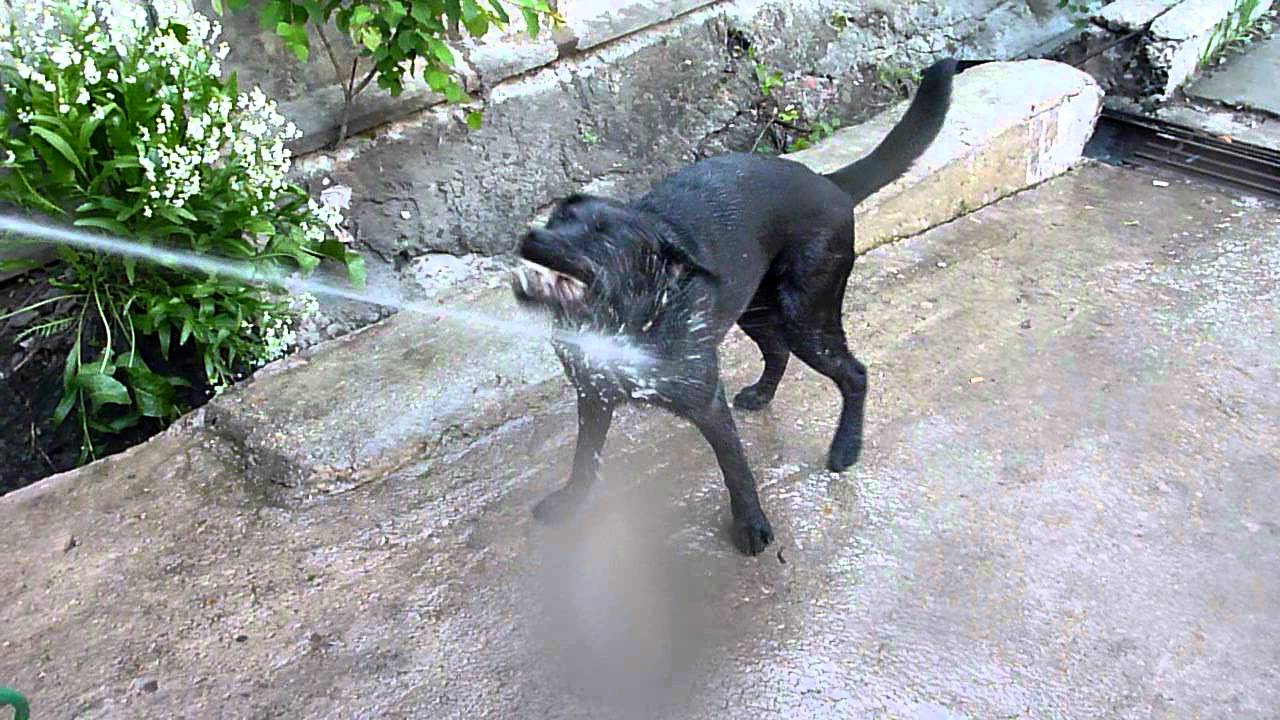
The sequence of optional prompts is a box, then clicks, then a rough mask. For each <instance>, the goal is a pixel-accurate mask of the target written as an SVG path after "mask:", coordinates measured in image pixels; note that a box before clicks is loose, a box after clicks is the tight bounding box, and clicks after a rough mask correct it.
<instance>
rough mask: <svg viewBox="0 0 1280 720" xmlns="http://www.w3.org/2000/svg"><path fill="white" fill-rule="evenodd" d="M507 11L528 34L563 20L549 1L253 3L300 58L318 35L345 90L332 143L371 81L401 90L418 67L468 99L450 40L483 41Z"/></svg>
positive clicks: (217, 2)
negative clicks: (340, 49)
mask: <svg viewBox="0 0 1280 720" xmlns="http://www.w3.org/2000/svg"><path fill="white" fill-rule="evenodd" d="M224 1H225V3H226V7H227V8H228V9H230V10H231V11H232V12H235V11H239V10H242V9H244V8H246V7H248V6H249V4H250V2H249V0H213V7H214V10H215V11H217V12H218V13H219V14H221V13H222V12H223V2H224ZM510 8H514V9H516V10H518V11H519V12H520V14H521V15H522V16H523V17H524V22H525V26H526V27H527V29H528V31H529V33H530V34H531V35H535V36H536V35H537V34H538V31H539V29H540V27H541V25H542V23H543V22H544V21H550V22H551V23H553V24H558V23H559V22H560V21H561V19H560V16H559V15H557V14H556V12H555V10H553V9H552V7H551V5H550V3H548V2H547V0H265V1H264V2H260V3H256V4H255V7H254V9H255V11H256V12H257V13H258V20H259V22H260V23H261V25H262V27H263V28H264V29H266V30H269V31H272V32H274V33H275V34H276V35H278V36H279V37H280V39H281V40H283V41H284V43H285V45H286V46H287V47H288V48H289V49H290V50H292V51H293V53H294V54H295V55H296V56H297V57H298V59H299V60H301V61H302V62H306V61H307V58H308V57H309V56H310V53H311V44H310V40H309V37H308V28H312V29H314V31H315V33H316V36H317V37H318V38H320V43H321V45H322V46H323V47H324V50H325V54H326V55H327V56H328V58H329V62H330V64H331V65H332V66H333V71H334V79H335V81H336V83H337V84H338V85H339V86H340V87H341V88H342V93H343V101H344V102H343V109H342V119H341V125H340V127H339V130H338V139H337V142H341V141H342V140H343V139H344V138H345V137H346V135H347V123H348V121H349V118H350V112H351V106H352V103H353V102H354V100H355V97H356V96H357V95H359V94H360V93H361V92H362V91H364V89H365V88H366V87H368V86H369V84H370V82H373V81H375V80H376V82H377V84H378V87H380V88H382V89H384V90H386V91H387V92H389V93H391V94H392V95H393V96H395V95H399V94H400V93H401V92H402V91H403V90H404V81H405V74H406V72H407V73H408V74H409V75H410V76H411V77H412V76H413V75H414V74H415V72H416V71H417V69H418V68H419V67H421V72H422V75H423V77H424V78H425V80H426V82H427V85H428V86H429V87H430V88H431V89H432V90H434V91H435V92H438V93H441V94H442V95H444V96H445V99H446V100H448V101H449V102H455V103H456V102H462V101H464V100H466V99H467V94H466V91H465V89H464V88H463V86H462V83H461V81H460V80H459V78H458V75H457V72H456V68H457V59H456V58H455V57H454V54H453V50H451V49H450V47H449V43H448V41H449V40H450V39H451V38H456V37H458V35H460V32H459V28H462V29H465V30H466V32H467V34H469V35H471V36H472V37H475V38H481V37H483V36H484V35H486V34H487V33H488V32H489V30H490V29H491V28H504V27H506V26H507V25H508V24H509V23H510V22H511V12H510V10H509V9H510ZM331 22H332V23H333V24H334V25H335V26H336V27H337V29H338V30H339V31H340V32H341V33H343V35H345V36H346V37H347V39H349V40H350V42H351V44H352V47H353V48H354V50H355V52H356V57H355V58H353V59H352V61H351V63H350V67H347V66H346V64H345V63H343V62H342V61H340V60H339V59H338V53H337V51H336V49H335V48H334V45H333V43H332V42H331V41H330V40H329V36H328V33H327V32H326V28H327V27H328V26H329V24H330V23H331ZM360 58H363V59H365V60H366V62H367V64H368V65H369V67H368V68H367V69H366V70H365V71H364V72H363V74H362V73H361V71H360V68H359V67H358V65H359V62H358V61H359V59H360ZM480 122H481V117H480V114H479V113H478V112H476V111H473V112H471V113H469V114H468V115H467V123H468V124H469V125H470V126H471V127H473V128H476V127H479V125H480Z"/></svg>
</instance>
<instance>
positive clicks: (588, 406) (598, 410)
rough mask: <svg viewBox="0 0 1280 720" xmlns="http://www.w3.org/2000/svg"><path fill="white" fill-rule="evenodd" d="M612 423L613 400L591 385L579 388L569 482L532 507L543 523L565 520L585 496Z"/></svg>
mask: <svg viewBox="0 0 1280 720" xmlns="http://www.w3.org/2000/svg"><path fill="white" fill-rule="evenodd" d="M612 422H613V402H612V401H610V400H607V399H605V398H603V397H601V396H600V394H599V393H597V392H594V391H593V390H592V389H590V388H580V389H578V445H577V448H576V449H575V450H574V452H573V471H572V473H571V474H570V475H569V482H567V483H565V484H564V486H563V487H561V488H560V489H559V490H556V491H555V492H553V493H551V494H550V495H548V496H546V497H545V498H543V499H542V500H541V501H540V502H539V503H538V504H537V505H535V506H534V507H533V516H534V517H536V518H537V519H539V520H541V521H543V522H551V523H558V522H563V521H564V520H567V519H568V518H569V517H570V516H572V515H573V512H574V511H575V510H577V508H578V506H579V505H581V504H582V501H583V500H584V499H585V498H586V496H587V491H588V490H590V489H591V485H592V483H594V482H595V480H596V475H597V473H598V472H599V470H600V451H601V450H603V449H604V439H605V436H606V435H608V434H609V425H610V424H611V423H612Z"/></svg>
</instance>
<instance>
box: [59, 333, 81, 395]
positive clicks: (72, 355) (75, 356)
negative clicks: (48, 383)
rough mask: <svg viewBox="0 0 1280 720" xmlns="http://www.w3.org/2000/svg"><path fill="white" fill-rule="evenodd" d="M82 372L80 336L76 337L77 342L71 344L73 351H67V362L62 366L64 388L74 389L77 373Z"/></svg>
mask: <svg viewBox="0 0 1280 720" xmlns="http://www.w3.org/2000/svg"><path fill="white" fill-rule="evenodd" d="M78 372H80V338H79V337H77V338H76V342H75V344H74V345H72V346H71V352H69V353H67V361H66V364H65V365H64V366H63V368H62V389H63V390H72V389H73V384H74V382H75V379H76V373H78Z"/></svg>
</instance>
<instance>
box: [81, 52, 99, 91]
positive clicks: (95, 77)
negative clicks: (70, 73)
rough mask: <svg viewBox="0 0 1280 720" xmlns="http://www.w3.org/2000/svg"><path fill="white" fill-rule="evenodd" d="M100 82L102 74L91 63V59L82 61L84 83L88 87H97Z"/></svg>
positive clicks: (95, 65)
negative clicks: (87, 84) (88, 85)
mask: <svg viewBox="0 0 1280 720" xmlns="http://www.w3.org/2000/svg"><path fill="white" fill-rule="evenodd" d="M100 80H102V73H101V72H100V71H99V70H98V66H97V64H95V63H94V62H93V58H86V59H85V61H84V81H85V82H87V83H89V84H90V85H97V84H98V82H99V81H100Z"/></svg>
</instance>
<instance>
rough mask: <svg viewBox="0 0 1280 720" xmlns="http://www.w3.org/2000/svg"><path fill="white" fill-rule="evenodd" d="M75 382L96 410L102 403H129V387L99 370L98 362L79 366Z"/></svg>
mask: <svg viewBox="0 0 1280 720" xmlns="http://www.w3.org/2000/svg"><path fill="white" fill-rule="evenodd" d="M75 383H76V385H77V386H79V387H80V388H81V389H82V390H84V391H85V393H86V395H88V397H89V402H90V403H91V404H92V406H93V409H94V411H95V412H96V411H97V410H98V409H99V408H101V407H102V406H103V405H128V404H130V399H129V389H128V388H126V387H125V386H124V383H122V382H120V381H119V380H116V379H115V378H114V377H111V375H108V374H106V373H104V372H102V371H101V367H100V365H99V364H98V363H91V364H89V365H86V366H83V367H81V368H80V372H78V373H76V379H75Z"/></svg>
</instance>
